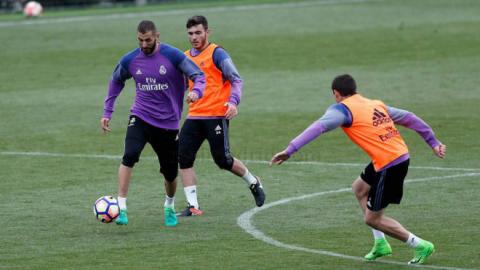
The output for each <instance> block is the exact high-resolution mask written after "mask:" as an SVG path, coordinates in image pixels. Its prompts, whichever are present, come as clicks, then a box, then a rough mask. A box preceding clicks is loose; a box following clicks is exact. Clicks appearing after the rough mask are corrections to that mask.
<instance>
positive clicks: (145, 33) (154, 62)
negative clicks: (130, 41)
mask: <svg viewBox="0 0 480 270" xmlns="http://www.w3.org/2000/svg"><path fill="white" fill-rule="evenodd" d="M137 38H138V42H139V48H136V49H134V50H132V51H131V52H129V53H127V54H126V55H124V56H123V57H122V58H121V59H120V62H119V63H118V65H117V66H116V67H115V70H114V72H113V75H112V78H111V80H110V83H109V88H108V93H107V96H106V98H105V103H104V113H103V117H102V118H101V120H100V122H101V127H102V130H103V131H104V132H109V131H110V127H109V123H110V119H111V118H112V113H113V111H114V105H115V100H116V98H117V97H118V95H120V92H121V91H122V90H123V88H124V86H125V81H126V80H128V79H130V78H132V77H133V79H134V80H135V87H136V94H135V100H134V102H133V105H132V107H131V110H130V111H131V115H130V118H129V121H128V127H127V132H126V136H125V151H124V154H123V158H122V163H121V164H120V167H119V169H118V202H119V206H120V216H119V217H118V218H117V220H116V223H117V224H119V225H126V224H128V218H127V193H128V187H129V184H130V179H131V176H132V171H133V166H134V165H135V163H136V162H138V161H139V158H140V154H141V152H142V150H143V148H144V147H145V144H146V143H147V142H148V143H149V144H150V145H151V146H152V148H153V150H154V151H155V153H156V154H157V156H158V160H159V163H160V173H162V174H163V177H164V182H165V193H166V200H165V204H164V212H165V225H167V226H175V225H177V217H176V213H175V210H174V209H175V208H174V199H175V192H176V188H177V182H176V178H177V174H178V129H179V122H180V118H181V114H182V108H183V98H184V95H185V90H186V89H187V78H188V79H190V80H191V81H193V83H194V86H193V90H192V91H191V92H190V93H189V94H188V96H187V98H186V99H187V102H189V103H193V102H196V101H197V100H198V99H199V98H201V97H202V95H203V92H204V90H205V76H204V74H203V72H202V71H201V70H200V69H199V68H198V67H197V66H196V65H195V63H193V62H192V61H191V60H189V59H188V58H187V57H186V56H185V55H184V54H183V53H182V52H181V51H180V50H178V49H177V48H175V47H173V46H170V45H168V44H165V43H160V41H159V33H158V32H157V30H156V27H155V24H154V23H153V22H151V21H142V22H140V24H139V25H138V27H137Z"/></svg>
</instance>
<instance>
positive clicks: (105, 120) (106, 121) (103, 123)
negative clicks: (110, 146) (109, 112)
mask: <svg viewBox="0 0 480 270" xmlns="http://www.w3.org/2000/svg"><path fill="white" fill-rule="evenodd" d="M109 125H110V119H109V118H105V117H102V119H100V126H101V127H102V130H103V133H107V132H110V131H111V130H110V128H109Z"/></svg>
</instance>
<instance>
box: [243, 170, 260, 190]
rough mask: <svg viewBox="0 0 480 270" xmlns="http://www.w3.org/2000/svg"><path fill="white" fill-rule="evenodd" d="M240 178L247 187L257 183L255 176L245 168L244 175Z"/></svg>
mask: <svg viewBox="0 0 480 270" xmlns="http://www.w3.org/2000/svg"><path fill="white" fill-rule="evenodd" d="M242 178H243V180H244V181H245V183H247V185H248V186H250V185H252V184H255V183H257V178H255V176H253V174H251V173H250V172H249V171H248V169H247V168H245V174H244V175H243V176H242Z"/></svg>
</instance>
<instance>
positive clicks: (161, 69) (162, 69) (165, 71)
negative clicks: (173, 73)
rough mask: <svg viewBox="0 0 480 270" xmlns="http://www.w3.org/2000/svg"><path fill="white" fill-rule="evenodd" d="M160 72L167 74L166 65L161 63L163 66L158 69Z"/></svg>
mask: <svg viewBox="0 0 480 270" xmlns="http://www.w3.org/2000/svg"><path fill="white" fill-rule="evenodd" d="M158 73H160V75H165V74H167V69H166V68H165V66H164V65H161V66H160V69H159V70H158Z"/></svg>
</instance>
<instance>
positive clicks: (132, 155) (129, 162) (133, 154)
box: [122, 151, 140, 168]
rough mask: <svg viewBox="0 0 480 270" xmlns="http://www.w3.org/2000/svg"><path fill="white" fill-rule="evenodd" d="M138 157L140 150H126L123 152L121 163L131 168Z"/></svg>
mask: <svg viewBox="0 0 480 270" xmlns="http://www.w3.org/2000/svg"><path fill="white" fill-rule="evenodd" d="M139 159H140V152H137V151H126V152H125V153H124V154H123V158H122V164H123V165H125V166H127V167H130V168H133V166H135V163H137V162H138V160H139Z"/></svg>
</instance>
